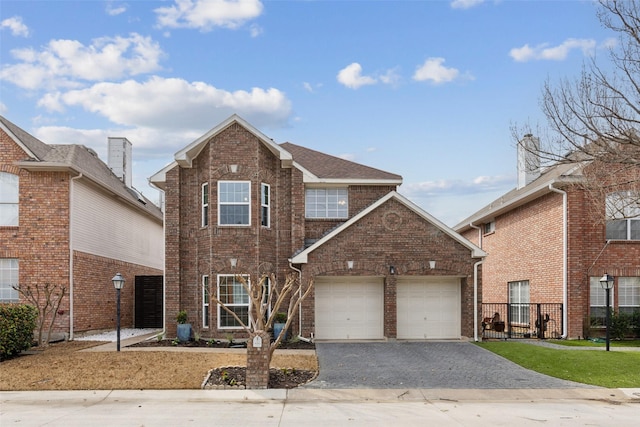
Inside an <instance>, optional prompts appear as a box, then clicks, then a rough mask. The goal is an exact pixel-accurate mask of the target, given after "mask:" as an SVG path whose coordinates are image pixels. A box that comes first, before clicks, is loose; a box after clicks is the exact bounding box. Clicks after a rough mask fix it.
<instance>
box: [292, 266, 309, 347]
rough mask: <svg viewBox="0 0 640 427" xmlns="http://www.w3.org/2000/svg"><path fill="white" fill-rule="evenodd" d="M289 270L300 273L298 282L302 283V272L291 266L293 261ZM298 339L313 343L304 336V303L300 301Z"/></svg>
mask: <svg viewBox="0 0 640 427" xmlns="http://www.w3.org/2000/svg"><path fill="white" fill-rule="evenodd" d="M289 268H290V269H292V270H293V271H295V272H297V273H298V280H300V283H302V270H299V269H297V268H295V267H294V266H293V264H291V260H289ZM299 296H300V298H302V286H300V295H299ZM298 305H299V306H298V338H300V339H301V340H302V341H307V342H311V340H310V339H308V338H304V337H303V336H302V301H298Z"/></svg>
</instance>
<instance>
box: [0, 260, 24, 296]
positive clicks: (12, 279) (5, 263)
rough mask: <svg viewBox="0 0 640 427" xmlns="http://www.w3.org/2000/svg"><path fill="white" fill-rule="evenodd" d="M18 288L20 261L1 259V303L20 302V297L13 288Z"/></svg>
mask: <svg viewBox="0 0 640 427" xmlns="http://www.w3.org/2000/svg"><path fill="white" fill-rule="evenodd" d="M14 286H18V260H17V259H15V258H0V302H18V301H19V300H20V295H19V293H18V291H17V290H15V289H14V288H13V287H14Z"/></svg>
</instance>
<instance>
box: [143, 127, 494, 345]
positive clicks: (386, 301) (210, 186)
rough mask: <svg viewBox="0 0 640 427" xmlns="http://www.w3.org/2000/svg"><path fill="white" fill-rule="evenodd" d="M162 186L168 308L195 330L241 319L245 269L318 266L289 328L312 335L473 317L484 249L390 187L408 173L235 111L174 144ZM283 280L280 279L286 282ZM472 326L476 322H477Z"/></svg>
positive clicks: (416, 327)
mask: <svg viewBox="0 0 640 427" xmlns="http://www.w3.org/2000/svg"><path fill="white" fill-rule="evenodd" d="M151 182H152V183H153V184H155V185H156V186H158V187H159V188H161V189H163V190H164V191H165V198H166V209H165V210H166V213H165V221H166V224H165V233H166V236H165V241H166V250H165V252H166V259H167V262H166V279H165V280H166V315H165V319H166V321H165V327H166V330H167V334H168V335H169V336H172V335H175V330H176V325H175V316H176V314H177V312H178V311H179V310H182V309H184V310H187V312H188V316H189V320H190V323H192V325H193V327H194V328H195V330H196V331H197V332H198V333H199V334H200V335H201V336H207V337H209V336H211V337H224V336H225V335H226V334H227V333H238V336H243V334H242V331H241V329H240V328H239V327H238V325H237V324H236V321H235V319H233V317H232V316H229V315H226V314H225V313H224V311H222V310H221V309H220V308H219V307H216V306H214V305H212V302H211V300H210V297H209V295H217V296H218V297H219V298H220V299H221V300H223V301H224V302H226V303H227V306H229V307H230V308H232V309H233V310H234V311H235V312H236V313H237V314H238V315H239V316H240V317H241V318H243V319H244V320H245V321H246V320H247V318H248V311H249V307H248V298H247V295H246V293H245V291H244V289H243V288H242V287H241V286H240V285H239V283H238V282H237V279H236V276H237V275H239V274H242V275H248V276H249V278H250V281H252V282H253V283H256V282H257V280H258V278H259V276H260V275H261V274H263V273H275V274H276V276H277V277H278V278H279V282H280V281H282V279H283V278H284V277H285V276H286V275H287V274H289V273H292V272H296V273H297V274H299V275H300V277H301V280H302V281H303V283H307V282H308V280H309V279H311V278H313V279H314V281H315V288H314V292H313V294H312V295H311V296H310V298H308V299H307V300H305V302H304V303H303V306H302V310H301V313H300V315H299V318H298V319H296V321H295V322H294V325H293V329H294V331H293V332H294V334H301V335H302V336H304V337H311V336H312V335H313V336H315V338H317V339H351V340H354V339H384V338H406V339H425V338H426V339H440V338H450V339H460V338H461V337H474V336H475V335H476V334H475V332H474V331H477V330H478V328H477V326H478V322H477V319H478V316H479V314H478V312H477V309H478V307H479V306H478V305H477V303H476V298H475V295H476V293H477V292H478V291H479V289H480V286H481V283H480V280H479V272H480V265H479V263H480V261H481V260H482V257H483V256H484V255H485V253H484V252H483V251H482V250H480V249H479V248H478V247H476V246H475V245H473V244H472V243H470V242H469V241H468V240H466V239H464V238H462V237H461V236H460V235H458V234H457V233H455V232H453V231H452V230H451V229H450V228H448V227H446V226H445V225H444V224H442V223H441V222H440V221H438V220H436V219H435V218H433V217H431V216H430V215H429V214H428V213H426V212H424V211H423V210H422V209H420V208H419V207H418V206H416V205H414V204H413V203H412V202H410V201H409V200H407V199H406V198H404V197H403V196H401V195H400V194H398V193H397V192H396V188H397V186H398V185H400V184H401V182H402V178H401V177H400V176H399V175H395V174H392V173H388V172H383V171H380V170H377V169H373V168H370V167H367V166H363V165H360V164H356V163H353V162H349V161H346V160H343V159H339V158H336V157H333V156H329V155H326V154H323V153H319V152H317V151H313V150H309V149H306V148H303V147H300V146H297V145H294V144H290V143H283V144H280V145H278V144H276V143H274V142H273V140H271V139H270V138H269V137H267V136H265V135H264V134H262V133H261V132H260V131H259V130H257V129H255V128H254V127H253V126H251V125H250V124H249V123H247V122H246V121H244V120H243V119H241V118H240V117H238V116H236V115H234V116H231V117H230V118H228V119H227V120H225V121H224V122H222V123H220V124H219V125H218V126H216V127H214V128H213V129H211V130H210V131H209V132H207V133H206V134H205V135H203V136H202V137H200V138H198V139H197V140H196V141H194V142H193V143H191V144H189V145H188V146H187V147H185V148H184V149H182V150H180V151H179V152H178V153H177V154H176V155H175V162H173V163H172V164H170V165H169V166H167V167H166V168H164V169H163V170H162V171H159V172H158V173H157V174H156V175H154V176H153V177H152V178H151ZM280 284H281V283H280ZM474 328H475V329H474Z"/></svg>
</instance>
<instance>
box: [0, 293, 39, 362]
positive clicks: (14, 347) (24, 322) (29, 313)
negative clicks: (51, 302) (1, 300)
mask: <svg viewBox="0 0 640 427" xmlns="http://www.w3.org/2000/svg"><path fill="white" fill-rule="evenodd" d="M37 318H38V310H37V309H36V308H35V307H33V306H31V305H27V304H2V305H0V361H1V360H6V359H8V358H10V357H13V356H15V355H16V354H18V353H20V352H21V351H23V350H27V349H29V347H31V343H33V330H34V329H35V328H36V319H37Z"/></svg>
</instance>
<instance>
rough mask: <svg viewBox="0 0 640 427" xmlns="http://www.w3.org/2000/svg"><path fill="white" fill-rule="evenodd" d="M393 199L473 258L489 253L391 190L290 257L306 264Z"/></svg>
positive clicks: (296, 262)
mask: <svg viewBox="0 0 640 427" xmlns="http://www.w3.org/2000/svg"><path fill="white" fill-rule="evenodd" d="M391 199H393V200H396V201H398V202H400V203H401V204H403V205H404V206H406V207H407V208H408V209H410V210H411V211H413V212H415V213H416V214H418V216H420V217H421V218H422V219H423V220H425V221H427V222H429V223H431V224H432V225H434V226H435V227H436V228H438V229H439V230H440V231H442V232H443V233H445V234H446V235H447V236H449V237H450V238H452V239H453V240H454V241H456V242H458V243H460V244H461V245H462V246H464V247H466V248H468V249H469V250H470V251H471V257H472V258H483V257H485V256H486V255H487V254H486V252H484V251H483V250H482V249H480V248H479V247H478V246H476V245H474V244H473V243H471V242H470V241H469V240H467V239H465V238H464V237H462V236H461V235H460V234H458V233H456V232H455V231H453V230H452V229H451V228H449V227H447V226H446V225H445V224H443V223H442V222H440V221H439V220H438V219H436V218H435V217H433V216H431V215H430V214H429V213H427V212H426V211H425V210H424V209H422V208H420V207H419V206H417V205H416V204H414V203H413V202H411V201H410V200H409V199H407V198H405V197H404V196H402V195H401V194H399V193H398V192H396V191H391V192H389V193H387V194H386V195H385V196H384V197H382V198H380V199H379V200H377V201H376V202H375V203H373V204H372V205H370V206H369V207H367V208H366V209H364V210H363V211H361V212H360V213H358V215H355V216H353V217H352V218H350V219H349V220H348V221H346V222H345V223H343V224H342V225H340V226H338V227H336V228H335V229H333V231H331V232H330V233H329V234H327V235H326V236H324V237H323V238H321V239H320V240H318V241H317V242H315V243H314V244H313V245H311V246H309V247H308V248H306V249H304V250H303V251H301V252H300V253H298V254H296V255H294V256H293V257H292V258H291V259H290V261H291V263H292V264H306V263H307V262H308V256H309V254H310V253H311V252H313V251H314V250H316V249H318V248H319V247H321V246H322V245H324V244H325V243H327V242H329V241H330V240H331V239H333V238H334V237H336V236H337V235H339V234H340V233H342V232H343V231H345V230H346V229H348V228H349V227H351V226H352V225H354V224H355V223H357V222H358V221H360V219H362V218H363V217H365V216H366V215H368V214H369V213H370V212H372V211H374V210H375V209H377V208H378V207H379V206H382V205H383V204H384V203H386V202H387V201H389V200H391Z"/></svg>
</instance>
